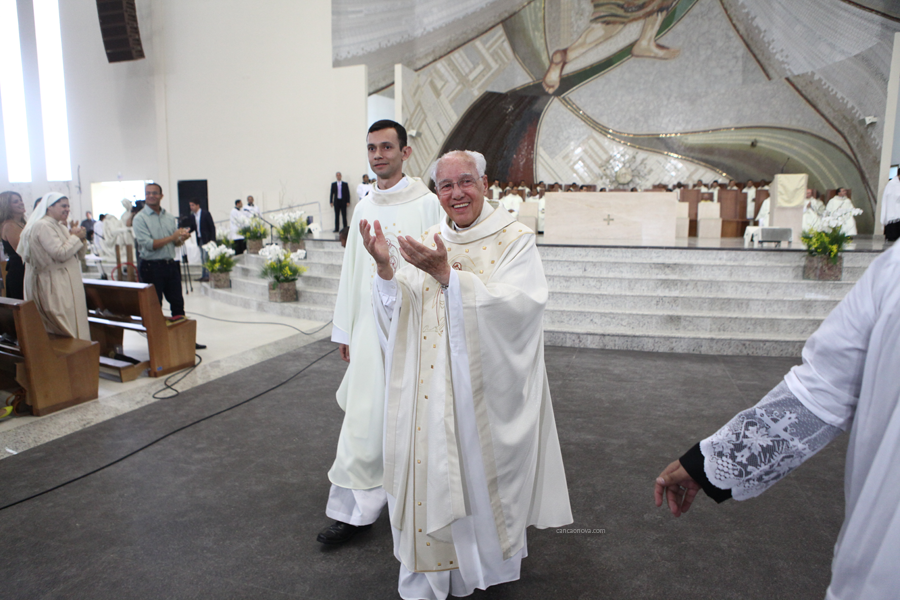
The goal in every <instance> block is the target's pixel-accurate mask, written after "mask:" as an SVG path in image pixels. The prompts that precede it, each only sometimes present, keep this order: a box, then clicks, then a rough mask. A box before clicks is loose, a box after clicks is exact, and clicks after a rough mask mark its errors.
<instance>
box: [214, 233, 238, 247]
mask: <svg viewBox="0 0 900 600" xmlns="http://www.w3.org/2000/svg"><path fill="white" fill-rule="evenodd" d="M210 243H212V242H210ZM216 243H217V244H218V245H219V246H225V247H226V248H232V249H233V248H234V240H233V239H231V238H230V237H228V234H227V233H220V234H219V236H218V237H217V238H216Z"/></svg>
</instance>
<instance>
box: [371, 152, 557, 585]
mask: <svg viewBox="0 0 900 600" xmlns="http://www.w3.org/2000/svg"><path fill="white" fill-rule="evenodd" d="M485 167H486V165H485V160H484V157H483V156H481V155H480V154H478V153H474V152H471V153H470V152H459V151H457V152H450V153H448V154H446V155H444V156H443V157H442V158H440V159H439V160H438V162H437V164H436V166H435V171H434V172H433V174H432V178H433V179H434V180H435V181H436V186H437V190H438V197H439V198H440V201H441V206H442V207H443V209H444V211H445V212H446V213H447V216H446V217H445V218H444V219H443V220H442V221H441V222H440V223H439V224H438V225H435V226H434V227H432V228H431V229H429V230H428V231H426V232H425V234H424V235H423V236H422V237H421V238H418V237H413V236H403V237H401V238H399V243H400V249H401V253H402V254H403V256H404V257H405V258H406V260H407V261H408V262H409V264H408V265H407V266H406V267H403V268H400V269H395V268H394V267H393V265H392V264H391V262H392V261H391V259H390V254H389V251H388V249H389V246H388V244H387V240H386V239H385V236H384V233H383V228H382V226H381V223H380V222H378V221H375V222H374V223H373V224H372V233H370V230H369V226H370V223H369V222H368V221H365V220H363V221H360V233H361V234H362V238H363V241H364V244H365V245H366V247H367V249H368V250H369V252H370V253H372V256H373V258H374V259H375V262H376V263H377V265H378V273H377V276H376V277H375V286H374V287H375V291H374V292H373V299H374V300H375V301H374V308H375V311H376V313H377V317H378V324H379V333H380V335H381V336H382V344H383V346H384V349H385V373H386V378H387V389H386V396H385V398H386V400H385V404H386V406H385V409H386V416H385V442H384V444H385V455H384V469H385V470H384V487H385V490H386V491H387V493H388V507H389V511H390V517H391V526H392V531H393V534H394V554H395V555H396V557H397V558H398V560H400V563H401V566H400V581H399V591H400V595H401V596H402V597H403V598H446V597H447V595H448V594H452V595H454V596H467V595H469V594H471V593H472V592H473V591H474V589H475V588H479V589H486V588H487V587H488V586H491V585H497V584H500V583H504V582H509V581H515V580H517V579H518V578H519V570H520V566H521V561H522V559H523V558H524V557H525V556H526V555H527V553H528V549H527V544H526V535H525V528H526V527H527V526H529V525H536V526H538V527H559V526H562V525H565V524H568V523H570V522H571V521H572V511H571V508H570V505H569V495H568V490H567V487H566V477H565V471H564V469H563V463H562V455H561V454H560V448H559V439H558V437H557V433H556V423H555V421H554V416H553V407H552V405H551V401H550V389H549V387H548V384H547V373H546V368H545V366H544V331H543V322H542V320H543V314H544V306H545V304H546V302H547V296H548V289H547V281H546V278H545V277H544V270H543V266H542V265H541V259H540V255H539V254H538V251H537V247H536V246H535V234H534V233H533V232H532V231H531V230H530V229H528V228H527V227H525V226H524V225H522V224H520V223H517V222H516V220H515V217H514V216H513V215H511V214H510V213H508V212H506V211H504V210H500V209H496V210H495V209H493V208H491V206H490V205H489V204H488V203H487V202H485V201H484V191H485V187H486V186H487V178H486V177H485V176H484V171H485ZM419 240H422V243H420V241H419Z"/></svg>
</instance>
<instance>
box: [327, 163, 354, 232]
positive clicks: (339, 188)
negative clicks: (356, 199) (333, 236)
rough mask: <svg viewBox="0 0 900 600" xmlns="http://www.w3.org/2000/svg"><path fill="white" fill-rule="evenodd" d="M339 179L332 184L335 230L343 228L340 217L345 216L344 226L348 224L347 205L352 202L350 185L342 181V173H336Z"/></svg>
mask: <svg viewBox="0 0 900 600" xmlns="http://www.w3.org/2000/svg"><path fill="white" fill-rule="evenodd" d="M334 176H335V177H336V178H337V181H335V182H334V183H332V184H331V197H330V198H329V202H330V204H331V205H332V206H333V207H334V232H335V233H337V232H338V231H340V230H341V225H340V218H341V217H343V218H344V225H343V227H346V226H347V205H348V204H350V186H348V185H347V182H346V181H341V174H340V172H337V173H335V174H334Z"/></svg>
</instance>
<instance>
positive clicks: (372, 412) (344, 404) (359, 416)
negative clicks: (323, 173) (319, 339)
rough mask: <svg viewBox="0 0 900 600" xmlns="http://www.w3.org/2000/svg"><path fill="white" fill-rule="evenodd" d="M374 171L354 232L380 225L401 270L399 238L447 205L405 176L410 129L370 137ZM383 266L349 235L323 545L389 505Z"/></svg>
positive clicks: (335, 334) (383, 129) (416, 231)
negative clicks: (340, 413)
mask: <svg viewBox="0 0 900 600" xmlns="http://www.w3.org/2000/svg"><path fill="white" fill-rule="evenodd" d="M366 146H367V150H368V159H369V166H370V168H371V169H372V171H373V172H374V173H375V176H376V179H375V181H376V185H375V187H374V189H373V190H372V192H371V193H370V194H369V195H368V196H366V197H364V198H363V199H362V200H361V201H360V202H359V203H358V204H357V205H356V208H355V209H354V211H353V217H352V218H351V220H350V225H349V227H350V229H349V231H350V232H356V231H357V230H358V229H359V221H360V219H380V220H381V222H382V223H384V225H385V226H384V230H385V235H386V236H387V238H388V240H389V244H390V255H391V261H392V262H393V264H395V265H396V266H398V267H399V266H401V265H402V264H404V263H403V258H402V257H401V256H400V251H399V250H398V245H397V238H398V237H399V236H402V235H406V234H409V235H414V236H417V237H418V236H420V235H422V232H423V231H425V230H426V229H427V228H428V227H430V226H432V225H434V224H435V223H437V222H438V221H439V220H440V219H441V205H440V203H439V202H438V199H437V197H436V196H435V195H434V194H433V193H431V191H430V190H429V189H428V187H427V186H426V185H425V184H424V183H423V182H422V180H420V179H418V178H415V177H407V176H406V175H404V174H403V163H404V162H405V161H406V160H407V159H409V157H410V156H411V155H412V148H411V147H410V146H408V145H407V135H406V129H405V128H404V127H403V126H402V125H400V124H399V123H396V122H394V121H390V120H382V121H377V122H375V123H373V124H372V126H371V127H370V128H369V131H368V134H367V137H366ZM374 277H375V262H374V261H373V260H372V257H371V256H369V253H368V252H366V249H365V248H364V247H363V245H362V240H361V238H360V236H358V235H353V234H351V235H349V236H348V238H347V247H346V249H345V250H344V260H343V264H342V266H341V279H340V283H339V287H338V294H337V302H336V303H335V307H334V327H333V329H332V334H331V340H332V341H333V342H337V343H338V344H339V348H340V353H341V358H343V359H344V360H345V361H346V362H348V363H349V365H348V367H347V371H346V373H345V374H344V378H343V380H342V381H341V385H340V387H339V388H338V390H337V394H336V398H337V403H338V405H339V406H340V407H341V409H343V410H344V420H343V423H342V424H341V433H340V436H339V437H338V443H337V453H336V456H335V459H334V464H333V465H332V466H331V469H330V470H329V471H328V479H329V481H331V491H330V492H329V494H328V503H327V505H326V507H325V514H326V515H327V516H328V517H330V518H332V519H334V520H335V521H334V523H333V524H332V525H329V526H328V527H326V528H325V529H324V530H323V531H322V532H320V533H319V534H318V537H317V538H316V539H317V540H318V541H319V542H321V543H323V544H341V543H343V542H346V541H347V540H349V539H350V538H352V537H353V536H354V535H355V534H356V533H358V532H359V531H360V530H363V529H368V528H369V527H370V526H371V524H372V523H374V522H375V521H376V520H377V519H378V516H379V515H380V514H381V510H382V508H384V505H385V503H386V502H387V500H386V498H385V494H384V489H383V488H382V478H383V465H384V463H383V458H382V447H383V443H382V435H383V433H384V421H383V419H384V362H383V360H382V356H381V345H380V343H379V340H378V332H377V327H376V324H375V314H374V313H373V312H372V298H371V294H372V280H373V279H374Z"/></svg>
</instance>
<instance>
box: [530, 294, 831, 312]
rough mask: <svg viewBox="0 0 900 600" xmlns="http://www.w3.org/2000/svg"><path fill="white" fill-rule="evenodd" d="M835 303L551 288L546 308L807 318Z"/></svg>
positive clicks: (799, 299) (803, 299) (824, 310)
mask: <svg viewBox="0 0 900 600" xmlns="http://www.w3.org/2000/svg"><path fill="white" fill-rule="evenodd" d="M837 304H838V300H837V299H830V300H810V299H805V298H786V299H761V298H740V297H730V296H721V297H704V296H677V295H661V294H607V293H603V292H596V293H591V292H563V291H555V292H552V293H551V294H550V299H549V300H548V302H547V310H557V309H585V310H606V311H628V310H634V311H660V312H661V311H668V312H671V313H677V314H682V315H684V314H710V313H712V314H736V315H745V316H750V315H754V316H761V315H777V314H799V315H805V316H808V317H821V318H825V317H826V316H828V313H830V312H831V311H832V310H833V309H834V307H835V306H837Z"/></svg>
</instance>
